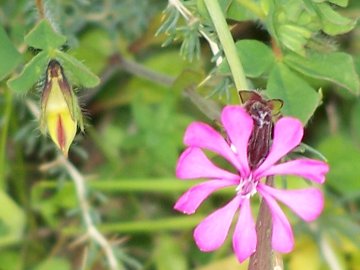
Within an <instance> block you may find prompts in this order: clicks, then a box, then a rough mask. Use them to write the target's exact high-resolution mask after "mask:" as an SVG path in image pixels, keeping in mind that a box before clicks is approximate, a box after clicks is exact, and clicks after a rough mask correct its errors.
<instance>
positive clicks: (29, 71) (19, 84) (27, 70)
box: [7, 52, 49, 93]
mask: <svg viewBox="0 0 360 270" xmlns="http://www.w3.org/2000/svg"><path fill="white" fill-rule="evenodd" d="M48 62H49V59H48V55H47V54H46V53H45V52H40V53H39V54H37V55H36V56H35V57H33V58H32V59H31V60H30V61H29V62H28V63H27V64H26V65H25V67H24V69H23V70H22V72H21V73H20V74H19V75H17V76H15V77H13V78H11V79H10V80H9V81H8V82H7V84H8V86H9V87H10V88H11V89H12V90H14V91H18V92H20V93H25V92H26V91H28V90H30V88H31V87H33V85H34V84H35V83H36V82H37V81H39V80H40V78H41V77H42V76H43V74H44V73H45V69H46V66H47V64H48Z"/></svg>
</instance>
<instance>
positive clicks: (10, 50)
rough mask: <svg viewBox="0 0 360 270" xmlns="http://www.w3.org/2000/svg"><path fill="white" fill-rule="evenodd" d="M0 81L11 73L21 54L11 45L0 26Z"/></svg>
mask: <svg viewBox="0 0 360 270" xmlns="http://www.w3.org/2000/svg"><path fill="white" fill-rule="evenodd" d="M0 59H1V61H0V80H2V79H4V78H5V77H6V76H7V75H9V74H10V72H12V71H13V70H14V69H15V68H16V67H17V65H18V64H19V63H20V61H21V54H20V53H19V52H18V51H17V50H16V48H15V47H14V45H13V44H12V43H11V41H10V39H9V37H8V36H7V34H6V32H5V30H4V29H3V27H2V26H1V25H0Z"/></svg>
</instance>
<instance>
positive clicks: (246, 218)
mask: <svg viewBox="0 0 360 270" xmlns="http://www.w3.org/2000/svg"><path fill="white" fill-rule="evenodd" d="M256 244H257V236H256V230H255V222H254V219H253V217H252V214H251V208H250V200H249V199H244V200H243V201H242V205H241V210H240V215H239V219H238V222H237V223H236V227H235V231H234V235H233V248H234V251H235V254H236V256H237V258H238V260H239V261H240V262H243V261H245V260H246V259H247V258H249V257H250V256H251V254H253V253H254V252H255V250H256Z"/></svg>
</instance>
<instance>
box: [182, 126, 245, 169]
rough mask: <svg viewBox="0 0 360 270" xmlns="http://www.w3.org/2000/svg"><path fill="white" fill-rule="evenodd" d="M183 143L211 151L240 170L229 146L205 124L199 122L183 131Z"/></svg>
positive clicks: (217, 133)
mask: <svg viewBox="0 0 360 270" xmlns="http://www.w3.org/2000/svg"><path fill="white" fill-rule="evenodd" d="M184 143H185V144H186V145H187V146H191V147H199V148H205V149H208V150H210V151H213V152H215V153H217V154H219V155H221V156H223V157H224V158H225V159H227V160H228V161H229V162H231V163H232V164H233V165H234V166H235V167H236V168H237V169H238V170H239V171H240V170H241V169H242V167H241V165H240V163H239V160H238V159H237V157H236V155H235V153H234V152H233V151H232V150H231V148H230V146H229V144H228V143H227V142H226V141H225V139H224V138H223V137H222V136H221V135H220V133H219V132H217V131H216V130H214V129H213V128H212V127H210V126H209V125H207V124H204V123H200V122H195V123H192V124H190V125H189V126H188V128H187V129H186V131H185V136H184Z"/></svg>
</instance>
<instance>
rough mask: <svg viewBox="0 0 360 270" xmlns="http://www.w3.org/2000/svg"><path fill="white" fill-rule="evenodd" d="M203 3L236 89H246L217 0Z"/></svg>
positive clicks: (239, 64) (234, 49)
mask: <svg viewBox="0 0 360 270" xmlns="http://www.w3.org/2000/svg"><path fill="white" fill-rule="evenodd" d="M204 3H205V5H206V8H207V10H208V11H209V14H210V17H211V19H212V22H213V24H214V26H215V29H216V32H217V34H218V37H219V40H220V42H221V45H222V46H223V49H224V53H225V56H226V59H227V61H228V63H229V66H230V70H231V74H232V76H233V79H234V83H235V87H236V89H237V90H245V89H248V86H247V82H246V77H245V73H244V69H243V67H242V64H241V61H240V58H239V56H238V54H237V52H236V47H235V43H234V40H233V38H232V36H231V33H230V30H229V27H228V24H227V23H226V20H225V18H224V15H223V13H222V11H221V7H220V5H219V2H218V0H204Z"/></svg>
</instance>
